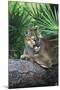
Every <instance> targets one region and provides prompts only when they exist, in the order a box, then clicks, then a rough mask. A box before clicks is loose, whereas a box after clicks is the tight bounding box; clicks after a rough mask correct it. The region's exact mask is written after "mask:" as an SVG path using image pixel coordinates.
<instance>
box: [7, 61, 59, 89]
mask: <svg viewBox="0 0 60 90" xmlns="http://www.w3.org/2000/svg"><path fill="white" fill-rule="evenodd" d="M8 72H9V73H8V76H9V88H24V87H37V86H38V87H39V86H54V85H56V84H58V66H57V65H54V66H52V67H51V68H49V69H45V68H43V67H41V66H40V65H38V64H37V63H34V62H32V61H29V60H28V61H27V60H18V59H17V60H13V59H9V60H8Z"/></svg>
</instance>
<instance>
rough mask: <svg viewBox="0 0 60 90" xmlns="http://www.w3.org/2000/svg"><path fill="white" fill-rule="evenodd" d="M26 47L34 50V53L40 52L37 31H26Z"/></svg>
mask: <svg viewBox="0 0 60 90" xmlns="http://www.w3.org/2000/svg"><path fill="white" fill-rule="evenodd" d="M25 46H27V47H29V48H31V49H33V51H34V52H38V51H39V50H40V39H39V38H38V36H37V30H36V29H33V30H32V29H31V30H28V31H26V33H25Z"/></svg>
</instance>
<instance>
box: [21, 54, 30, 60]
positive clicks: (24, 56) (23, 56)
mask: <svg viewBox="0 0 60 90" xmlns="http://www.w3.org/2000/svg"><path fill="white" fill-rule="evenodd" d="M20 59H22V60H28V59H29V56H28V55H21V57H20Z"/></svg>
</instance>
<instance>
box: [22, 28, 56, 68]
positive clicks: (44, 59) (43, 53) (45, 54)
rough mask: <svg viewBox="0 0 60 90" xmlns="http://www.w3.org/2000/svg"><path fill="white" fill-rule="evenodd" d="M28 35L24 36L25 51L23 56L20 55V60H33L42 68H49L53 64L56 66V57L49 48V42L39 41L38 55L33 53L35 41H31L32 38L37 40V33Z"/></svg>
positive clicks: (33, 32)
mask: <svg viewBox="0 0 60 90" xmlns="http://www.w3.org/2000/svg"><path fill="white" fill-rule="evenodd" d="M29 32H30V34H28V33H27V34H26V36H25V49H24V54H23V55H21V59H27V60H33V61H34V62H36V63H38V64H39V65H41V66H42V67H45V68H49V67H51V66H52V65H53V64H57V59H56V55H55V52H54V49H53V48H52V47H50V46H49V44H50V43H49V41H48V40H44V39H40V42H39V43H40V48H39V52H38V53H36V54H35V53H34V47H33V46H34V45H35V43H36V42H35V41H34V40H33V39H32V37H34V38H35V39H37V32H35V31H34V30H33V31H29Z"/></svg>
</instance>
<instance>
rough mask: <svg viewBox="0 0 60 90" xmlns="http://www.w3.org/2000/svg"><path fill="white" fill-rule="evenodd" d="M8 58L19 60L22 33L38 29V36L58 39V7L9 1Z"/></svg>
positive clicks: (22, 41) (22, 39) (21, 47)
mask: <svg viewBox="0 0 60 90" xmlns="http://www.w3.org/2000/svg"><path fill="white" fill-rule="evenodd" d="M8 14H9V58H20V55H21V54H22V53H23V50H24V32H25V31H26V30H28V29H29V28H31V27H35V26H37V27H38V31H39V35H40V34H41V35H42V37H44V38H45V37H46V38H48V37H49V36H51V37H52V36H54V35H55V38H54V39H55V40H57V39H58V37H57V36H58V5H57V4H56V5H54V4H38V3H22V2H15V1H9V2H8Z"/></svg>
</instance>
